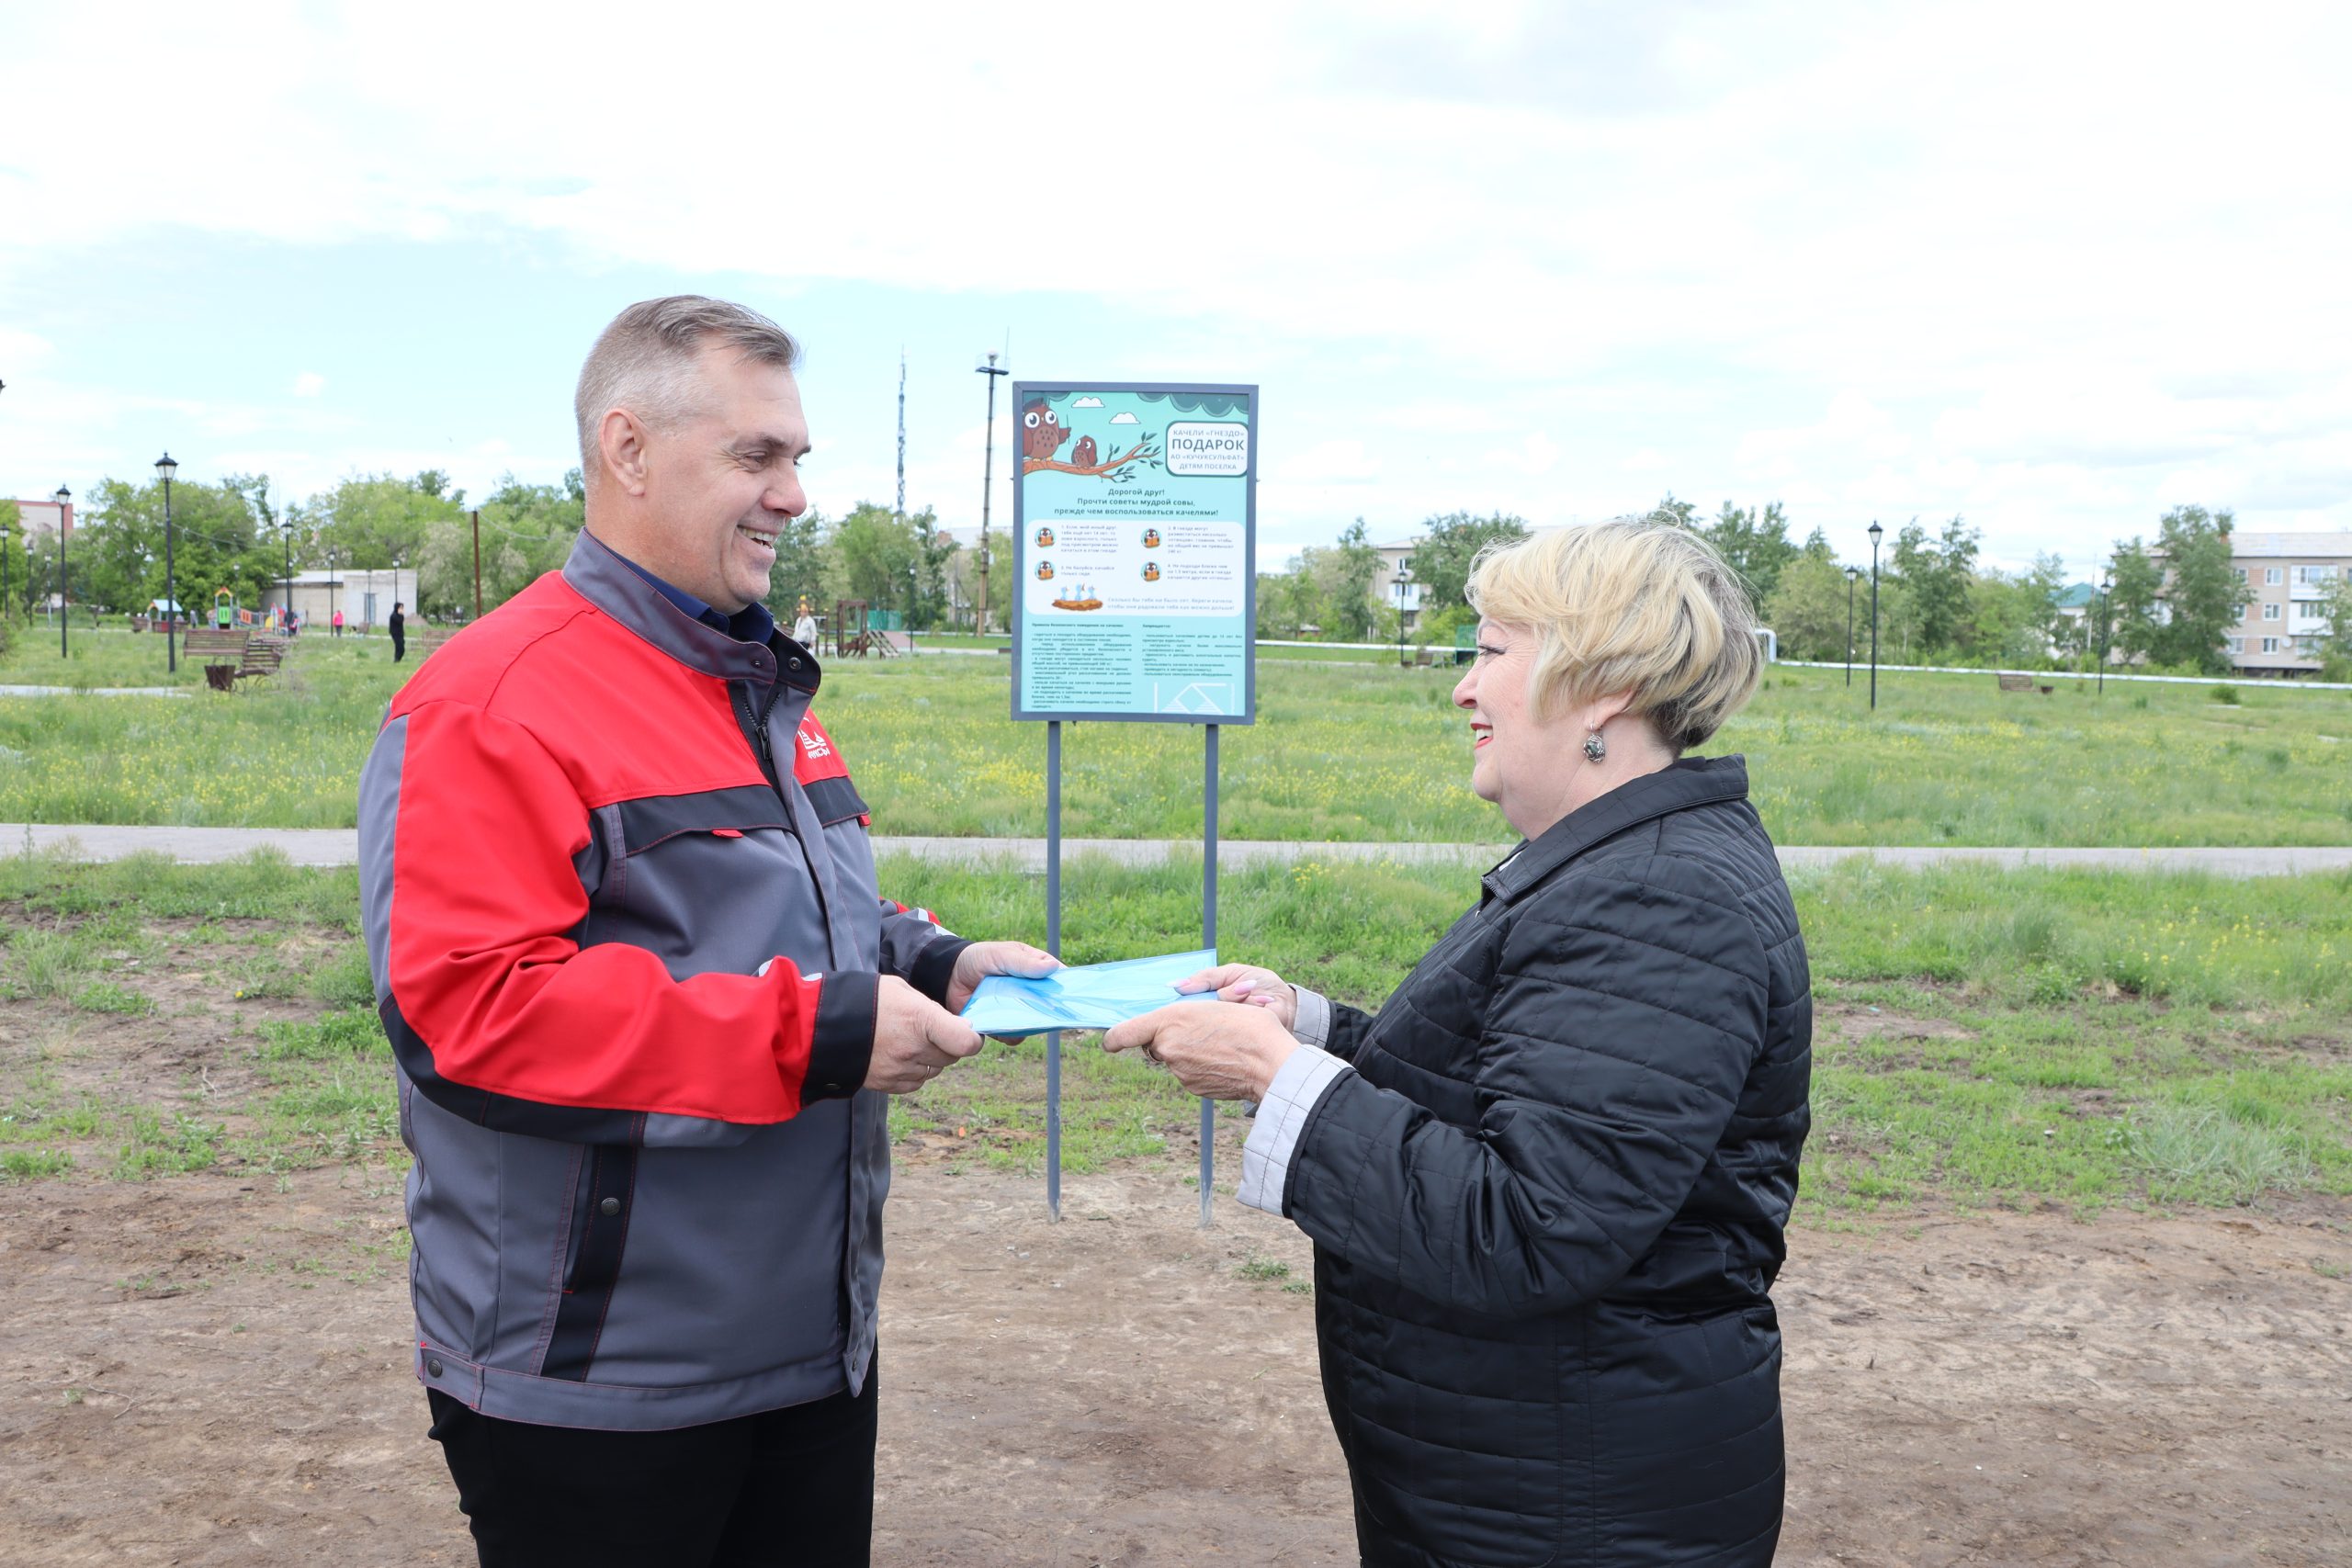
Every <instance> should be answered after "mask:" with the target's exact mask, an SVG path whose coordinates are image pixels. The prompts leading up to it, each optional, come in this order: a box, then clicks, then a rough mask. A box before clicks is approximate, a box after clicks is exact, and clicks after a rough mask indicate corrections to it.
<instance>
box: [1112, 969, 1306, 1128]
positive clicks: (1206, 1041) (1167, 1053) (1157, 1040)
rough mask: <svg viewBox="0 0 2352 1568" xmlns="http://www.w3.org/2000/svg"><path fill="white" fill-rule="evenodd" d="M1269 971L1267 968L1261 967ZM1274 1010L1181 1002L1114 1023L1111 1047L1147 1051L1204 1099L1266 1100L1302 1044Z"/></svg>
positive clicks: (1151, 1058) (1146, 1056) (1152, 1059)
mask: <svg viewBox="0 0 2352 1568" xmlns="http://www.w3.org/2000/svg"><path fill="white" fill-rule="evenodd" d="M1261 973H1263V971H1261ZM1273 1011H1274V1010H1273V1009H1272V1008H1261V1007H1248V1006H1238V1007H1237V1006H1233V1005H1230V1004H1228V1003H1225V1002H1178V1003H1176V1004H1175V1005H1174V1006H1172V1007H1164V1008H1161V1009H1160V1010H1159V1011H1157V1012H1148V1013H1146V1014H1144V1015H1143V1016H1142V1017H1141V1018H1131V1019H1129V1020H1127V1021H1126V1022H1125V1023H1121V1024H1114V1026H1113V1027H1112V1028H1111V1030H1110V1032H1108V1033H1106V1034H1104V1035H1103V1049H1104V1050H1106V1051H1141V1052H1142V1053H1143V1055H1144V1059H1145V1060H1146V1061H1148V1062H1157V1063H1159V1065H1160V1066H1164V1067H1166V1068H1168V1069H1169V1070H1170V1072H1172V1073H1174V1074H1175V1075H1176V1081H1177V1082H1179V1083H1181V1084H1182V1085H1183V1086H1184V1087H1185V1089H1188V1090H1190V1091H1191V1092H1192V1093H1193V1094H1197V1095H1199V1096H1201V1097H1202V1098H1203V1099H1204V1100H1263V1099H1265V1098H1266V1089H1267V1087H1268V1086H1269V1085H1271V1084H1272V1082H1273V1081H1274V1075H1275V1074H1276V1073H1278V1072H1280V1071H1282V1066H1283V1063H1284V1062H1287V1061H1289V1060H1290V1054H1291V1053H1292V1052H1294V1051H1295V1050H1297V1049H1298V1048H1299V1044H1298V1042H1297V1041H1296V1040H1295V1039H1293V1038H1292V1037H1291V1032H1290V1031H1289V1030H1287V1029H1285V1028H1283V1024H1282V1021H1280V1020H1279V1019H1277V1018H1275V1017H1274V1016H1273Z"/></svg>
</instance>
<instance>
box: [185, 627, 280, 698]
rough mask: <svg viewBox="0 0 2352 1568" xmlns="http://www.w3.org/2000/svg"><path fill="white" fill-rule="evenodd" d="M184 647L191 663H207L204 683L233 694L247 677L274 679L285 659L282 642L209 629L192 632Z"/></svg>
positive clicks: (218, 690)
mask: <svg viewBox="0 0 2352 1568" xmlns="http://www.w3.org/2000/svg"><path fill="white" fill-rule="evenodd" d="M181 646H182V647H183V648H184V649H186V650H187V656H188V657H189V658H190V659H202V660H204V661H205V664H204V683H205V684H206V685H208V686H209V687H211V688H212V689H213V690H214V691H216V692H227V691H233V690H235V689H236V684H237V682H240V681H242V680H244V679H245V678H246V677H247V676H251V675H275V674H277V667H278V665H279V664H280V663H282V662H283V661H284V660H285V658H286V644H285V642H284V640H283V639H281V638H278V637H256V636H254V634H252V633H251V632H243V631H223V630H219V629H217V628H213V627H208V626H194V627H191V628H189V631H188V634H187V640H186V642H184V643H183V644H182V645H181Z"/></svg>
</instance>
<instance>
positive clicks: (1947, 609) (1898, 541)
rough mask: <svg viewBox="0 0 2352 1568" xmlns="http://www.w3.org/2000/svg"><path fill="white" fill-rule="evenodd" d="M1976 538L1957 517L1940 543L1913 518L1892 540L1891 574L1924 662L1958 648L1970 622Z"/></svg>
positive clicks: (1944, 532) (1908, 628)
mask: <svg viewBox="0 0 2352 1568" xmlns="http://www.w3.org/2000/svg"><path fill="white" fill-rule="evenodd" d="M1976 538H1977V535H1976V530H1975V529H1973V528H1971V527H1969V526H1968V525H1966V524H1965V523H1963V522H1962V521H1961V519H1959V518H1957V517H1955V518H1953V519H1952V520H1951V522H1949V523H1947V524H1945V525H1944V528H1943V533H1942V535H1941V536H1940V537H1939V538H1933V539H1931V538H1929V537H1928V531H1927V529H1926V528H1924V527H1922V526H1921V525H1920V524H1919V520H1918V519H1917V518H1916V517H1915V518H1913V519H1912V520H1911V521H1910V522H1909V523H1906V524H1905V525H1904V526H1903V529H1902V531H1901V532H1900V533H1898V534H1897V535H1896V536H1895V537H1894V575H1895V576H1896V577H1898V578H1900V579H1901V580H1902V581H1903V585H1904V589H1905V593H1904V598H1905V610H1906V612H1907V615H1908V619H1909V622H1910V625H1909V626H1908V627H1907V628H1906V629H1907V630H1908V631H1910V632H1911V633H1912V634H1913V635H1914V636H1916V637H1917V650H1918V652H1919V653H1920V654H1921V655H1923V656H1933V655H1936V654H1939V653H1942V652H1943V651H1945V650H1947V649H1955V648H1958V647H1959V646H1960V640H1961V634H1962V630H1963V629H1964V627H1965V626H1966V625H1967V620H1968V593H1969V587H1970V583H1971V579H1972V577H1973V569H1974V567H1975V564H1976ZM1907 640H1909V639H1907V638H1906V641H1907Z"/></svg>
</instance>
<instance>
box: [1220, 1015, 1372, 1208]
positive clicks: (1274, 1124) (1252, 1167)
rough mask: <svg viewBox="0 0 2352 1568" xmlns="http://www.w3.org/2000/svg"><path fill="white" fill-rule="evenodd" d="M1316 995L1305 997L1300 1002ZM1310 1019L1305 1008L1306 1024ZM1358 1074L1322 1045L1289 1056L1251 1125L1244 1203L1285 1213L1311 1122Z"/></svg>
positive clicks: (1244, 1154)
mask: <svg viewBox="0 0 2352 1568" xmlns="http://www.w3.org/2000/svg"><path fill="white" fill-rule="evenodd" d="M1312 994H1313V993H1311V992H1301V993H1300V1000H1301V1001H1302V1002H1304V1001H1305V999H1306V997H1307V996H1309V995H1312ZM1315 999H1316V1000H1317V1001H1318V1002H1319V1001H1322V999H1323V998H1320V997H1317V998H1315ZM1324 1016H1325V1018H1326V1019H1327V1020H1328V1019H1329V1016H1330V1011H1329V1007H1328V1005H1327V1006H1326V1008H1325V1010H1324ZM1299 1017H1300V1019H1301V1021H1304V1020H1305V1018H1306V1008H1305V1007H1304V1006H1302V1007H1301V1008H1300V1009H1299ZM1353 1071H1355V1069H1354V1068H1353V1067H1351V1066H1348V1065H1347V1063H1345V1062H1343V1061H1341V1060H1340V1058H1339V1057H1337V1056H1334V1055H1331V1054H1330V1053H1329V1051H1326V1050H1323V1049H1322V1048H1321V1047H1319V1046H1316V1045H1308V1044H1304V1043H1302V1044H1301V1045H1300V1046H1299V1048H1298V1049H1297V1050H1295V1051H1293V1052H1292V1053H1291V1054H1290V1060H1289V1061H1287V1062H1284V1063H1283V1065H1282V1070H1281V1071H1279V1072H1277V1073H1276V1074H1274V1081H1273V1082H1272V1083H1271V1084H1269V1085H1267V1086H1266V1098H1265V1100H1264V1102H1263V1103H1262V1104H1261V1105H1260V1106H1259V1107H1258V1119H1257V1120H1256V1121H1255V1122H1252V1123H1251V1124H1250V1141H1249V1142H1248V1143H1246V1144H1244V1145H1241V1192H1240V1198H1241V1201H1242V1202H1244V1203H1246V1204H1248V1205H1249V1206H1250V1208H1253V1209H1258V1210H1261V1211H1263V1212H1264V1213H1269V1214H1279V1213H1282V1212H1283V1193H1284V1192H1285V1191H1287V1190H1289V1187H1290V1161H1291V1156H1292V1155H1293V1154H1294V1153H1295V1151H1296V1150H1297V1148H1298V1135H1299V1134H1301V1133H1303V1132H1305V1131H1306V1122H1307V1118H1308V1117H1310V1116H1312V1115H1313V1114H1314V1113H1315V1107H1316V1106H1317V1105H1318V1104H1319V1103H1321V1101H1322V1099H1323V1096H1324V1095H1325V1094H1327V1093H1329V1091H1330V1088H1331V1086H1332V1085H1333V1084H1334V1083H1336V1082H1338V1081H1339V1079H1340V1075H1342V1074H1344V1073H1351V1072H1353Z"/></svg>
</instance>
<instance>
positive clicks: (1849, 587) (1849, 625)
mask: <svg viewBox="0 0 2352 1568" xmlns="http://www.w3.org/2000/svg"><path fill="white" fill-rule="evenodd" d="M1861 575H1862V569H1861V568H1860V567H1858V566H1849V567H1848V568H1847V569H1846V689H1847V690H1848V691H1849V692H1850V691H1852V690H1853V689H1854V581H1855V580H1856V579H1857V578H1859V577H1860V576H1861Z"/></svg>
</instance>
